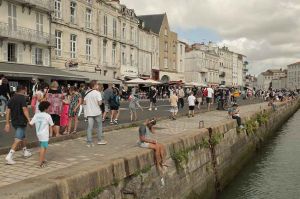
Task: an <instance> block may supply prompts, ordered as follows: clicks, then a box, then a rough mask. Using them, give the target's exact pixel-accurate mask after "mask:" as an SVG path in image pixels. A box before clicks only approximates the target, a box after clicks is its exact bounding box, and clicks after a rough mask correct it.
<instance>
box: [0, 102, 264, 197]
mask: <svg viewBox="0 0 300 199" xmlns="http://www.w3.org/2000/svg"><path fill="white" fill-rule="evenodd" d="M265 107H267V103H260V104H252V105H246V106H241V107H240V109H241V115H247V114H248V113H249V112H254V111H257V110H259V109H263V108H265ZM228 119H229V118H228V116H227V112H225V111H211V112H206V113H201V114H199V115H196V116H195V117H193V118H187V117H182V118H178V119H177V120H176V121H170V120H164V121H160V122H158V124H157V126H156V127H157V128H156V129H157V134H155V135H154V136H153V138H157V139H158V140H159V141H160V142H162V143H164V140H167V139H168V138H170V136H175V135H176V136H180V135H178V134H180V133H181V132H183V131H186V130H189V129H197V128H199V121H200V120H203V121H204V125H205V127H209V126H210V125H212V124H214V123H218V122H222V121H224V120H228ZM105 136H106V140H107V141H108V145H106V146H99V145H96V142H95V147H92V148H88V147H87V146H86V141H85V137H82V138H78V139H75V140H67V141H63V142H58V143H54V144H51V145H49V150H48V154H47V160H48V162H49V163H48V166H47V167H45V168H39V167H38V148H34V149H32V152H33V156H32V157H30V158H28V159H24V158H23V156H22V153H21V152H20V151H19V152H16V154H15V160H16V162H17V164H15V165H5V160H4V159H5V155H1V156H0V160H1V164H0V198H1V195H2V194H1V187H4V186H7V185H11V184H13V183H16V182H20V181H22V180H25V179H29V178H32V177H37V176H40V178H41V179H43V176H42V175H44V174H48V173H50V172H56V173H59V172H60V169H64V168H69V167H73V166H76V167H82V170H83V171H84V165H85V163H86V162H88V161H97V162H99V164H105V162H107V161H110V160H112V159H115V158H118V157H122V155H123V154H124V152H125V151H127V152H128V150H147V149H140V148H138V147H137V145H136V142H137V140H138V128H137V127H135V128H127V129H121V130H116V131H110V132H108V133H106V134H105ZM95 141H96V140H95Z"/></svg>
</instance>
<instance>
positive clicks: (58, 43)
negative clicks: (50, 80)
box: [55, 30, 62, 56]
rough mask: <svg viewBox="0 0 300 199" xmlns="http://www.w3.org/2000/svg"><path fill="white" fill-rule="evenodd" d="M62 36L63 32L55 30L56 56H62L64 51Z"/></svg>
mask: <svg viewBox="0 0 300 199" xmlns="http://www.w3.org/2000/svg"><path fill="white" fill-rule="evenodd" d="M61 36H62V32H61V31H58V30H55V55H56V56H61V51H62V46H61Z"/></svg>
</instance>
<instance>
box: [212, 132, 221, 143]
mask: <svg viewBox="0 0 300 199" xmlns="http://www.w3.org/2000/svg"><path fill="white" fill-rule="evenodd" d="M222 137H223V136H222V134H220V133H218V132H217V133H214V134H213V135H212V136H211V138H210V144H211V145H212V146H216V145H217V144H219V143H220V142H221V140H222Z"/></svg>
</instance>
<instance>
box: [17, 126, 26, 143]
mask: <svg viewBox="0 0 300 199" xmlns="http://www.w3.org/2000/svg"><path fill="white" fill-rule="evenodd" d="M14 128H15V129H16V133H15V138H16V139H18V140H24V139H25V138H26V135H25V130H26V127H25V126H14Z"/></svg>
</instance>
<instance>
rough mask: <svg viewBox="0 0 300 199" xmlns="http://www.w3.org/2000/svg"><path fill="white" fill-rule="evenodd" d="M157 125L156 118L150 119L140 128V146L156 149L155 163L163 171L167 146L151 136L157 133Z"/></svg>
mask: <svg viewBox="0 0 300 199" xmlns="http://www.w3.org/2000/svg"><path fill="white" fill-rule="evenodd" d="M155 125H156V119H155V118H153V119H148V120H146V121H145V123H144V124H143V125H141V126H140V128H139V139H140V141H139V146H140V147H142V148H148V149H152V150H154V153H155V163H156V167H157V168H158V169H159V171H162V167H163V166H167V165H165V164H164V160H165V148H164V146H163V145H162V144H160V143H158V142H157V140H154V139H151V138H150V133H153V134H155V131H154V128H153V127H154V126H155Z"/></svg>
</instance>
